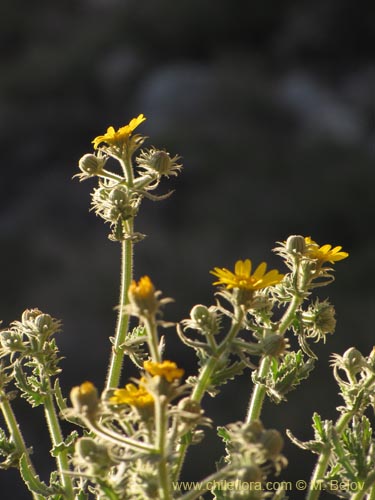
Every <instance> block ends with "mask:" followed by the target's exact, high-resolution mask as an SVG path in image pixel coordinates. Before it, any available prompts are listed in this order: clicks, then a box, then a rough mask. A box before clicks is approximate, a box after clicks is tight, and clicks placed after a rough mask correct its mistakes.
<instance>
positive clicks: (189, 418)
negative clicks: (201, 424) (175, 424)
mask: <svg viewBox="0 0 375 500" xmlns="http://www.w3.org/2000/svg"><path fill="white" fill-rule="evenodd" d="M178 409H179V410H182V411H183V412H184V414H183V415H182V416H181V422H184V423H193V422H194V421H196V420H199V419H200V417H201V415H202V408H201V405H200V404H199V403H198V402H197V401H193V400H192V399H190V398H183V399H181V401H180V402H179V403H178ZM185 412H186V413H185Z"/></svg>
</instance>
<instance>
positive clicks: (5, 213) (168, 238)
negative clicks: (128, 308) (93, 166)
mask: <svg viewBox="0 0 375 500" xmlns="http://www.w3.org/2000/svg"><path fill="white" fill-rule="evenodd" d="M374 25H375V4H374V3H373V2H370V1H363V2H352V1H345V0H341V1H338V0H337V1H327V0H315V1H314V2H307V1H306V2H303V1H291V0H285V1H284V2H277V1H271V0H268V1H258V2H249V1H245V0H236V1H235V2H233V1H229V0H228V1H224V0H216V1H208V0H199V1H198V0H189V1H187V0H179V1H173V0H152V1H151V0H150V1H142V0H74V1H73V0H65V1H64V2H58V1H55V2H46V1H44V2H43V1H37V0H34V1H33V2H26V1H20V0H3V1H2V2H1V4H0V27H1V28H0V38H1V44H0V51H1V72H0V137H1V155H2V167H1V183H0V189H1V210H0V238H1V243H0V245H1V247H0V248H1V260H0V267H1V269H0V273H1V301H0V318H1V319H2V320H3V322H4V323H3V324H5V325H6V324H8V323H9V322H10V321H12V320H14V319H17V318H19V317H20V315H21V313H22V311H23V310H24V309H25V308H27V307H39V308H40V309H42V310H43V311H44V312H49V313H50V314H52V315H53V316H55V317H57V318H61V319H62V320H63V324H64V331H63V333H61V334H59V336H58V343H59V346H60V347H61V352H62V354H63V355H64V356H65V358H66V359H65V360H64V361H63V362H62V366H63V369H64V371H63V374H62V386H63V389H64V391H65V393H66V394H67V393H68V391H69V390H70V388H71V386H72V385H76V384H79V383H81V382H82V381H84V380H87V379H89V380H92V381H93V382H95V383H96V384H97V385H98V387H100V388H102V387H103V379H104V377H105V374H106V370H107V360H108V354H109V350H110V346H109V342H108V337H109V336H110V335H112V334H113V329H114V325H115V313H114V311H113V307H114V306H115V305H116V303H117V298H118V272H119V246H118V245H117V244H115V243H112V242H110V241H109V240H108V239H107V233H108V231H107V229H108V228H106V227H105V226H104V224H103V223H102V222H101V220H99V219H97V218H96V217H95V216H94V215H93V214H92V213H91V214H89V213H88V209H89V203H90V198H89V193H90V190H91V189H92V187H93V185H94V183H93V182H90V181H88V182H86V183H84V184H79V183H78V182H77V180H74V181H71V177H72V176H73V175H74V174H75V173H77V171H78V170H77V163H78V160H79V158H80V157H81V156H82V155H83V154H85V153H87V152H91V144H90V142H91V140H92V139H93V138H94V137H95V136H97V135H100V134H102V133H104V132H105V130H106V128H107V127H108V126H109V125H113V126H115V127H116V128H117V127H119V126H122V125H124V124H126V123H128V121H129V120H130V119H131V118H132V117H134V116H137V115H138V114H139V113H144V114H145V115H146V116H147V121H146V122H145V123H144V124H142V127H141V128H140V129H139V130H140V132H142V133H144V134H146V135H148V136H149V137H150V141H149V143H148V145H149V146H150V145H156V146H160V147H165V148H167V150H168V151H170V152H171V153H172V154H176V153H178V154H180V155H181V156H182V157H183V163H184V166H185V169H184V171H183V173H182V175H181V176H180V178H179V179H177V180H173V181H169V183H168V182H167V183H166V185H165V189H166V190H167V189H169V188H173V189H176V192H175V193H174V195H173V196H172V197H171V198H170V199H168V200H167V201H164V202H161V203H159V204H155V205H152V203H151V202H148V201H146V202H145V203H144V205H143V207H142V208H143V209H142V211H141V214H140V216H139V218H138V219H137V229H138V230H139V231H141V232H143V233H147V235H148V238H147V239H146V240H145V241H143V242H142V243H140V244H139V245H138V246H137V248H136V252H137V254H136V255H137V256H136V261H135V275H136V277H137V278H138V277H140V276H141V275H144V274H149V275H150V276H152V279H153V281H154V282H155V283H156V284H157V287H158V288H160V289H161V290H163V292H164V294H165V295H166V296H172V297H174V298H175V303H174V304H172V305H169V306H168V308H167V309H166V312H165V317H166V319H170V320H175V321H176V320H179V319H182V318H184V317H187V316H188V314H189V310H190V308H191V307H192V305H194V304H195V303H204V304H207V305H209V304H211V303H212V301H213V287H212V284H211V283H212V277H210V275H209V274H208V272H209V270H210V269H212V267H213V266H225V267H230V268H231V267H232V266H233V263H234V262H235V261H236V260H237V259H240V258H248V257H250V258H251V259H253V260H254V261H255V262H256V263H258V262H260V261H261V260H266V261H267V262H269V264H270V265H272V266H273V267H278V268H279V269H280V271H282V270H283V268H282V264H281V263H280V261H279V260H278V259H277V258H276V257H275V256H274V255H273V254H272V252H271V248H272V247H273V246H274V243H275V241H277V240H283V239H285V238H286V237H287V236H288V235H289V234H303V235H311V236H312V237H313V238H314V239H315V240H317V241H318V242H319V243H321V244H323V243H332V244H334V245H336V244H340V245H342V246H343V247H344V249H345V250H347V251H349V252H350V259H348V260H346V261H344V262H342V263H338V264H337V265H336V269H337V272H336V274H337V280H336V282H335V283H334V284H333V285H331V286H330V287H329V288H328V289H325V290H323V292H324V293H323V296H327V295H328V296H329V297H330V299H331V301H332V302H333V303H334V304H335V306H336V309H337V318H338V325H337V331H336V333H335V335H334V336H332V337H331V336H330V337H329V338H328V342H327V344H326V345H325V346H324V345H319V346H317V347H316V351H317V352H318V354H319V356H320V361H319V363H318V366H317V368H316V370H315V372H314V374H313V376H312V377H311V380H309V381H308V382H305V384H304V385H302V386H301V387H300V388H299V389H298V390H297V391H295V392H294V393H292V394H291V395H290V398H289V403H288V404H281V405H279V406H278V407H275V406H274V405H271V404H269V403H268V404H266V406H265V410H264V423H265V425H266V426H267V427H275V428H278V429H280V430H282V431H284V430H285V428H290V429H292V430H293V432H294V433H295V434H296V435H297V436H298V437H300V438H302V439H309V438H311V437H312V431H311V415H312V413H313V411H314V410H317V411H320V412H321V414H322V417H323V418H332V419H335V418H336V416H337V412H336V409H335V407H336V406H337V405H338V404H340V400H339V397H338V396H337V395H336V387H335V384H334V380H333V377H332V376H331V370H330V368H329V354H330V353H331V352H338V353H342V352H343V351H344V350H345V349H346V348H348V347H349V346H351V345H353V344H354V345H356V346H357V347H358V348H359V349H362V350H363V352H364V354H368V353H369V351H370V350H371V348H372V346H373V344H374V343H375V335H374V329H373V323H374V321H375V306H374V295H375V294H374V286H373V283H374V279H375V272H374V261H373V248H374V238H375V236H374V231H373V229H371V228H372V227H373V221H374V215H375V209H374V182H375V170H374V153H375V147H374V139H375V126H374V115H375V104H374V84H375V59H374V47H375V30H374ZM166 336H167V344H168V347H167V356H168V357H173V359H176V361H178V363H179V364H180V365H181V366H183V367H185V368H186V371H187V373H193V370H194V362H195V360H194V356H193V355H192V354H191V353H190V352H187V350H186V349H184V348H182V347H180V345H179V343H178V341H177V339H176V334H175V333H174V331H173V329H170V330H167V331H166ZM129 374H133V372H132V371H131V370H130V369H129V370H128V368H127V375H129ZM127 375H126V374H125V375H124V382H125V380H126V378H127ZM236 383H237V385H235V384H236ZM249 391H250V383H249V375H248V374H246V376H245V377H242V378H240V379H239V380H238V381H237V382H231V383H230V384H228V385H227V386H225V387H224V388H223V391H222V393H221V394H220V395H219V396H218V397H217V398H216V399H214V400H209V398H208V399H207V401H206V403H207V414H208V415H209V416H212V415H214V414H217V423H218V424H221V425H222V424H225V423H228V422H233V421H236V420H240V419H243V417H244V414H245V411H246V406H247V401H248V397H249ZM15 410H16V412H17V414H18V415H19V417H20V421H22V423H23V425H24V426H25V429H26V432H25V434H26V437H27V442H28V444H29V445H30V446H34V447H35V461H36V462H37V463H39V467H38V469H39V471H40V474H41V476H42V478H43V479H47V478H48V470H49V469H48V468H49V464H48V461H47V460H46V458H45V454H46V453H48V451H47V450H48V444H47V437H46V436H45V434H44V428H43V426H41V425H40V421H41V419H42V413H41V412H40V411H39V410H38V409H36V410H35V411H33V412H31V411H30V410H29V408H27V406H26V403H25V402H23V401H20V402H17V403H16V405H15ZM39 445H41V447H42V452H40V451H39V452H38V451H37V448H38V446H39ZM222 452H223V449H222V446H221V444H220V443H218V442H217V439H216V437H215V431H214V430H209V431H208V432H207V440H206V441H204V443H203V444H202V445H201V446H200V447H199V448H196V449H195V450H192V453H191V458H192V462H193V464H194V465H193V466H192V467H190V468H188V469H187V470H186V472H185V478H186V479H190V480H199V479H201V478H202V477H203V476H204V475H205V474H207V473H209V472H210V471H212V469H213V467H214V462H215V460H216V459H218V458H219V457H220V455H221V454H222ZM285 453H286V455H287V456H288V457H289V460H290V465H289V467H288V468H287V469H286V471H285V472H284V474H283V476H282V479H285V480H296V479H306V480H308V478H309V476H310V471H311V468H312V465H313V463H314V461H315V458H314V457H313V456H310V455H309V454H308V453H307V452H302V451H299V450H297V449H296V448H295V447H294V446H293V445H291V444H290V443H289V442H288V440H287V439H286V447H285ZM0 485H1V491H2V496H1V498H4V499H8V498H16V499H17V500H23V499H28V498H30V496H29V495H28V493H27V492H25V490H24V487H23V485H22V483H21V482H20V481H18V480H17V473H16V471H14V472H1V473H0ZM14 485H16V492H14ZM11 491H12V493H10V492H11ZM4 495H5V496H4ZM296 498H299V496H298V494H297V493H296V492H292V493H291V499H292V500H294V499H296ZM322 498H324V495H323V496H322ZM327 498H328V497H327ZM329 498H331V497H329Z"/></svg>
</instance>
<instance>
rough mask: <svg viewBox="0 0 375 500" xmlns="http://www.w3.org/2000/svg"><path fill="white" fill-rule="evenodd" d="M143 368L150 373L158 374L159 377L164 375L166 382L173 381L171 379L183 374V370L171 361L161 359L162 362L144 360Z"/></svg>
mask: <svg viewBox="0 0 375 500" xmlns="http://www.w3.org/2000/svg"><path fill="white" fill-rule="evenodd" d="M143 368H144V369H145V370H146V372H148V373H149V374H150V375H152V376H155V375H159V376H160V377H164V378H165V379H166V380H167V381H168V382H173V380H175V379H179V378H181V377H182V376H183V374H184V370H183V369H182V368H178V367H177V365H176V363H175V362H173V361H163V362H162V363H154V362H153V361H145V362H144V363H143Z"/></svg>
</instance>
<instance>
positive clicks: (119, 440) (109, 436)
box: [84, 418, 158, 453]
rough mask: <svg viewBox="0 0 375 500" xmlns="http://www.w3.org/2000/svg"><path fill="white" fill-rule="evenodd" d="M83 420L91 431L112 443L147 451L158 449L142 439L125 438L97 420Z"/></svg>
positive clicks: (153, 451)
mask: <svg viewBox="0 0 375 500" xmlns="http://www.w3.org/2000/svg"><path fill="white" fill-rule="evenodd" d="M84 422H85V424H86V425H87V427H88V428H89V429H90V430H91V431H93V433H94V434H96V435H97V436H99V437H100V438H102V439H103V440H105V441H109V442H111V443H113V444H114V445H116V446H119V445H125V446H128V447H129V448H131V449H133V450H135V451H143V452H148V453H157V452H158V450H157V449H155V447H154V446H152V445H151V444H148V443H144V442H142V441H137V440H135V439H132V438H127V437H125V436H122V435H121V434H117V433H116V432H113V431H111V430H110V429H107V428H105V427H102V426H101V425H100V424H99V423H98V422H95V421H94V420H91V419H88V418H86V419H85V420H84Z"/></svg>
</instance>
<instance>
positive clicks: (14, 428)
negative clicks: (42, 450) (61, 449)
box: [0, 392, 43, 500]
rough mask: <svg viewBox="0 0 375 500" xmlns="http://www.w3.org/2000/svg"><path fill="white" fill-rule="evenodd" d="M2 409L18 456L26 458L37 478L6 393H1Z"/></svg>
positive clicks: (34, 495) (32, 474)
mask: <svg viewBox="0 0 375 500" xmlns="http://www.w3.org/2000/svg"><path fill="white" fill-rule="evenodd" d="M0 409H1V411H2V413H3V416H4V420H5V423H6V425H7V427H8V430H9V432H10V436H11V440H12V442H13V444H14V446H15V447H16V450H17V454H18V455H19V456H20V457H21V456H22V455H23V456H24V457H25V458H26V461H27V467H28V469H29V472H30V475H31V476H34V477H35V476H36V475H37V474H36V472H35V469H34V465H33V463H32V461H31V459H30V455H29V451H28V449H27V447H26V444H25V441H24V439H23V436H22V433H21V431H20V428H19V425H18V422H17V419H16V417H15V415H14V412H13V408H12V406H11V404H10V402H9V400H8V397H7V395H6V394H5V393H4V392H1V393H0ZM32 495H33V498H34V500H43V496H41V495H38V494H37V493H34V492H32Z"/></svg>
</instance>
